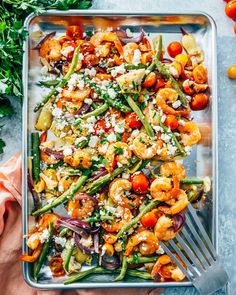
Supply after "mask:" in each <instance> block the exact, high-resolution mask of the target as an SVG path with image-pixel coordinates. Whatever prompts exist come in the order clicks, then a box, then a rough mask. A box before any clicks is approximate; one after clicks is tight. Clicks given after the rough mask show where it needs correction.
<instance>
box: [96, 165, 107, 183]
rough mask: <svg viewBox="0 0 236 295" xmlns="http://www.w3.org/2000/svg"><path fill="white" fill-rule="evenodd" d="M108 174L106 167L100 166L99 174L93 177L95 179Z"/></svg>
mask: <svg viewBox="0 0 236 295" xmlns="http://www.w3.org/2000/svg"><path fill="white" fill-rule="evenodd" d="M107 174H108V171H107V170H106V168H100V169H99V171H98V172H97V174H96V175H95V176H94V177H93V181H94V180H97V179H98V178H100V177H102V176H105V175H107Z"/></svg>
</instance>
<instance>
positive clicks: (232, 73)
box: [228, 65, 236, 79]
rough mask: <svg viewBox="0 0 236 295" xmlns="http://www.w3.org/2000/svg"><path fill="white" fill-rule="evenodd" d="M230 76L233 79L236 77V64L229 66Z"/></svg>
mask: <svg viewBox="0 0 236 295" xmlns="http://www.w3.org/2000/svg"><path fill="white" fill-rule="evenodd" d="M228 77H229V78H231V79H236V65H235V66H231V67H229V68H228Z"/></svg>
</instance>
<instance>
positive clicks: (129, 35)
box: [125, 28, 133, 38]
mask: <svg viewBox="0 0 236 295" xmlns="http://www.w3.org/2000/svg"><path fill="white" fill-rule="evenodd" d="M125 31H126V35H127V37H128V38H132V37H133V33H132V32H131V31H130V29H129V28H127V29H126V30H125Z"/></svg>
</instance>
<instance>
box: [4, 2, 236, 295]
mask: <svg viewBox="0 0 236 295" xmlns="http://www.w3.org/2000/svg"><path fill="white" fill-rule="evenodd" d="M93 8H95V9H108V10H118V9H120V10H126V11H134V10H139V11H144V10H152V11H156V12H184V11H188V10H189V11H190V10H191V11H204V12H207V13H209V14H210V15H211V16H213V18H214V19H215V21H216V24H217V30H218V37H217V45H218V49H217V52H218V109H219V133H218V136H219V254H220V256H221V258H222V260H223V261H224V263H225V265H226V268H227V271H228V273H229V275H230V278H231V283H232V294H236V291H234V290H235V289H236V221H235V220H236V218H235V211H236V165H235V163H236V80H230V79H228V77H227V75H226V71H227V68H228V66H230V65H232V64H236V35H234V33H233V22H232V21H231V20H229V19H227V18H226V17H225V15H224V2H223V1H222V0H198V1H196V0H142V1H140V0H120V1H118V0H95V1H94V5H93ZM14 106H15V112H16V116H15V117H14V120H5V121H4V123H5V128H4V131H3V137H4V139H5V140H6V142H7V148H6V149H5V151H6V153H5V154H4V155H3V156H1V157H0V163H3V162H5V161H6V160H7V159H8V158H10V156H11V155H13V154H14V153H15V152H16V151H18V150H19V149H20V144H21V141H20V129H21V125H20V122H21V115H20V105H19V104H18V103H15V104H14ZM165 294H168V295H174V294H185V295H193V294H197V292H196V291H195V290H194V288H178V289H167V290H166V291H165ZM216 294H218V295H219V294H225V292H224V291H219V292H217V293H216Z"/></svg>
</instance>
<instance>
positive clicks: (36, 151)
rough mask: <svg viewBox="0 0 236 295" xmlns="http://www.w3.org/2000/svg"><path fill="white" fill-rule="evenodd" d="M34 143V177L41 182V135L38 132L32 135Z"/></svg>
mask: <svg viewBox="0 0 236 295" xmlns="http://www.w3.org/2000/svg"><path fill="white" fill-rule="evenodd" d="M31 141H32V154H31V156H32V175H33V180H35V181H38V180H39V174H40V155H39V134H38V132H35V133H32V134H31Z"/></svg>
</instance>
